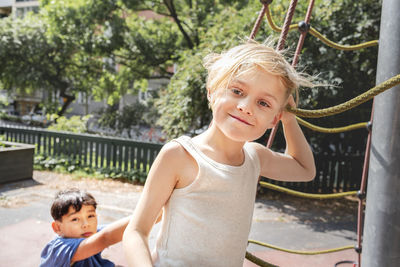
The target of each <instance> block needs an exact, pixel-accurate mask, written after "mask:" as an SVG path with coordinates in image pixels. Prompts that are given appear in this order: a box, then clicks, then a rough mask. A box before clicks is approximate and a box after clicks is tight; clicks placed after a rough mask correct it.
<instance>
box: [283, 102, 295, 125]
mask: <svg viewBox="0 0 400 267" xmlns="http://www.w3.org/2000/svg"><path fill="white" fill-rule="evenodd" d="M288 107H291V108H296V103H295V101H294V98H293V96H292V95H290V96H289V97H288V100H287V104H286V107H285V108H284V110H283V112H282V118H281V121H282V123H283V124H285V123H287V122H289V121H291V120H296V116H295V115H294V114H293V113H292V112H289V111H288Z"/></svg>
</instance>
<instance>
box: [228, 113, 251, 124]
mask: <svg viewBox="0 0 400 267" xmlns="http://www.w3.org/2000/svg"><path fill="white" fill-rule="evenodd" d="M229 115H230V116H231V117H232V118H234V119H235V120H238V121H240V122H242V123H244V124H246V125H250V126H253V125H252V124H251V123H249V122H247V121H246V120H244V119H242V118H239V117H237V116H234V115H232V114H229Z"/></svg>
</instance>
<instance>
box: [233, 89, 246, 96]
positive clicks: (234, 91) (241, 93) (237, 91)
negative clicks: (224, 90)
mask: <svg viewBox="0 0 400 267" xmlns="http://www.w3.org/2000/svg"><path fill="white" fill-rule="evenodd" d="M231 91H232V93H234V94H235V95H240V96H242V95H243V92H242V90H240V89H238V88H232V89H231Z"/></svg>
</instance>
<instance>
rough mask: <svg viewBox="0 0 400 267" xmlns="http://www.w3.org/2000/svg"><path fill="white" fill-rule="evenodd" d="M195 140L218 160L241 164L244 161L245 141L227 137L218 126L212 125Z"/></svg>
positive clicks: (205, 152) (210, 155)
mask: <svg viewBox="0 0 400 267" xmlns="http://www.w3.org/2000/svg"><path fill="white" fill-rule="evenodd" d="M193 141H194V142H195V144H196V145H197V146H198V147H199V149H200V150H201V151H202V152H203V153H204V154H206V155H207V156H208V157H210V158H212V159H213V160H215V161H217V162H220V163H224V164H228V165H234V166H235V165H236V166H239V165H241V164H242V163H243V161H244V154H243V146H244V144H245V142H238V141H234V140H232V139H229V138H227V137H226V136H225V135H224V134H223V133H222V132H221V131H219V129H217V128H216V127H210V128H209V129H207V130H206V131H205V132H203V133H202V134H200V135H198V136H196V137H194V138H193Z"/></svg>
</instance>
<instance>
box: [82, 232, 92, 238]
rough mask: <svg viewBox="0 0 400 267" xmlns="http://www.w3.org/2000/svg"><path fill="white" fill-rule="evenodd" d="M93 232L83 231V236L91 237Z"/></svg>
mask: <svg viewBox="0 0 400 267" xmlns="http://www.w3.org/2000/svg"><path fill="white" fill-rule="evenodd" d="M92 234H93V233H92V232H86V233H83V234H82V236H84V237H89V236H91V235H92Z"/></svg>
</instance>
